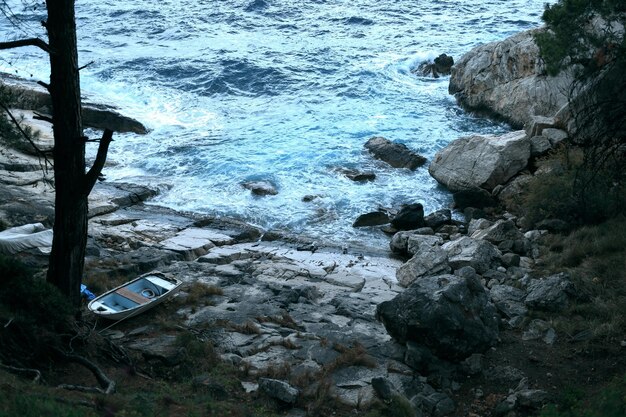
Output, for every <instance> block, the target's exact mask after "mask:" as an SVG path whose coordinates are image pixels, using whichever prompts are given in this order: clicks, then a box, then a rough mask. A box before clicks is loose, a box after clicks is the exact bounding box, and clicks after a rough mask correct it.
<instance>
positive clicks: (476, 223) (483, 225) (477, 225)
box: [467, 219, 493, 236]
mask: <svg viewBox="0 0 626 417" xmlns="http://www.w3.org/2000/svg"><path fill="white" fill-rule="evenodd" d="M491 225H493V222H491V221H489V220H487V219H471V220H470V222H469V225H468V226H467V234H468V236H471V235H473V234H474V233H476V232H477V231H479V230H483V229H487V228H488V227H491Z"/></svg>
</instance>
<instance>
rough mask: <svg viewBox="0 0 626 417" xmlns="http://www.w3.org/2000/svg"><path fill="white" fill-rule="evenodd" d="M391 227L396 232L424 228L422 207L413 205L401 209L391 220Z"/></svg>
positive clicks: (418, 204)
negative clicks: (396, 230)
mask: <svg viewBox="0 0 626 417" xmlns="http://www.w3.org/2000/svg"><path fill="white" fill-rule="evenodd" d="M391 225H392V226H393V227H395V228H396V229H398V230H414V229H418V228H420V227H424V206H422V205H421V204H420V203H415V204H408V205H406V206H404V207H402V208H401V209H400V211H399V212H398V214H396V216H395V217H394V218H393V220H391Z"/></svg>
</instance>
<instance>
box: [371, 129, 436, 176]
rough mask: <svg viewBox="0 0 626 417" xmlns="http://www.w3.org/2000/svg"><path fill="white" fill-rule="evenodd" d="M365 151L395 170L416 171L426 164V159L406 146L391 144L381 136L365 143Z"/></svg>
mask: <svg viewBox="0 0 626 417" xmlns="http://www.w3.org/2000/svg"><path fill="white" fill-rule="evenodd" d="M365 149H367V150H368V151H370V152H371V153H372V154H373V155H374V157H375V158H377V159H380V160H381V161H385V162H386V163H388V164H389V165H391V166H392V167H394V168H408V169H410V170H414V169H416V168H417V167H419V166H422V165H424V164H425V163H426V158H424V157H423V156H421V155H418V154H417V153H415V152H413V151H412V150H410V149H409V148H407V147H406V145H403V144H400V143H394V142H391V141H390V140H388V139H385V138H383V137H380V136H375V137H373V138H371V139H370V140H368V141H367V142H366V143H365Z"/></svg>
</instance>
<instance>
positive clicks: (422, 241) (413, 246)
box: [406, 234, 443, 256]
mask: <svg viewBox="0 0 626 417" xmlns="http://www.w3.org/2000/svg"><path fill="white" fill-rule="evenodd" d="M442 244H443V239H442V238H441V237H439V236H434V235H433V236H431V235H415V234H414V235H410V236H409V237H408V239H407V243H406V252H407V253H408V254H409V255H411V256H413V255H416V254H417V253H419V252H420V251H422V250H427V249H428V248H433V247H437V246H440V245H442Z"/></svg>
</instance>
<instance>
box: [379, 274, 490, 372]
mask: <svg viewBox="0 0 626 417" xmlns="http://www.w3.org/2000/svg"><path fill="white" fill-rule="evenodd" d="M376 315H377V317H378V318H379V319H380V320H381V321H382V322H383V324H384V325H385V328H386V329H387V331H388V332H389V334H391V335H392V336H393V337H394V338H395V339H396V340H398V341H399V342H401V343H406V342H408V341H413V342H416V343H418V344H420V345H424V346H426V347H427V348H429V349H430V350H431V351H432V352H433V353H434V354H435V355H436V356H438V357H440V358H444V359H447V360H459V361H460V360H463V359H465V358H467V357H468V356H470V355H471V354H473V353H478V352H484V351H485V350H487V349H488V348H489V347H491V346H493V345H494V344H495V343H496V340H497V337H498V320H497V316H496V309H495V307H494V305H493V304H492V303H491V301H489V297H488V295H487V293H486V292H485V290H484V289H483V286H482V285H481V283H480V280H479V279H478V278H477V277H476V275H475V274H474V273H468V274H465V275H464V276H463V277H461V276H456V275H438V276H432V277H425V278H422V279H419V280H417V281H415V282H414V283H413V285H411V286H410V287H409V288H407V289H406V290H405V291H404V292H402V293H401V294H399V295H397V296H396V297H395V298H394V299H393V300H390V301H385V302H383V303H381V304H379V306H378V308H377V310H376Z"/></svg>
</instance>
